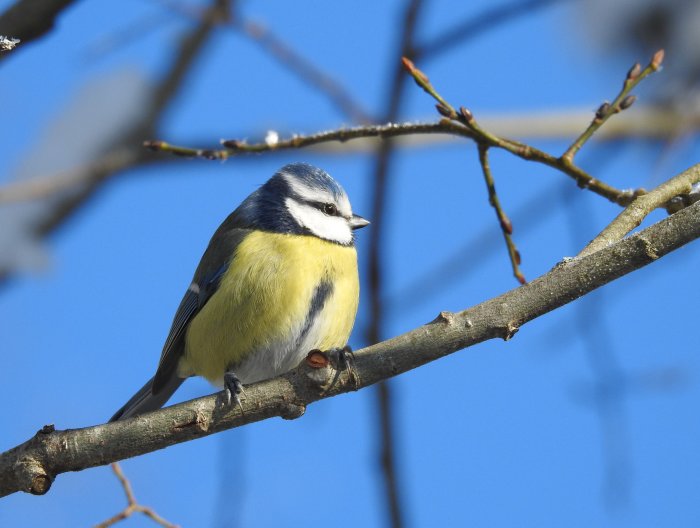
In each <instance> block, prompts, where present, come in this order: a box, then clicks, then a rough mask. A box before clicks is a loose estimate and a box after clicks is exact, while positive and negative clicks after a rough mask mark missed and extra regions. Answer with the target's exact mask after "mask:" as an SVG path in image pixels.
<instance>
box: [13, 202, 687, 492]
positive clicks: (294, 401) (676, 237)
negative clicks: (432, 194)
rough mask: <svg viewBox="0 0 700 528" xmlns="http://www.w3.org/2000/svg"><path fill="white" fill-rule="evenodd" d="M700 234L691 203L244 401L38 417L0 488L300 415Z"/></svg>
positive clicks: (512, 325) (499, 330)
mask: <svg viewBox="0 0 700 528" xmlns="http://www.w3.org/2000/svg"><path fill="white" fill-rule="evenodd" d="M698 237H700V202H697V203H695V204H693V205H691V206H689V207H687V208H685V209H683V210H681V211H679V212H678V213H675V214H673V215H671V216H669V217H668V218H665V219H664V220H661V221H660V222H658V223H656V224H654V225H652V226H651V227H648V228H646V229H644V230H643V231H641V232H639V233H636V234H634V235H632V236H630V237H627V238H625V239H623V240H620V241H618V242H615V243H613V244H611V245H609V246H606V247H604V248H603V249H601V250H600V251H597V252H595V253H592V254H589V255H586V256H584V257H579V258H575V259H568V260H566V261H564V262H562V263H560V264H558V265H557V266H555V267H554V268H553V269H552V270H551V271H550V272H548V273H547V274H545V275H543V276H542V277H540V278H538V279H536V280H534V281H532V282H530V283H529V284H527V285H525V286H521V287H519V288H516V289H514V290H511V291H509V292H507V293H505V294H503V295H500V296H499V297H496V298H494V299H491V300H489V301H486V302H484V303H481V304H479V305H477V306H475V307H473V308H470V309H468V310H465V311H463V312H459V313H450V312H443V313H441V314H440V316H439V317H438V318H436V319H435V321H433V322H431V323H429V324H427V325H424V326H421V327H419V328H416V329H415V330H412V331H410V332H408V333H406V334H403V335H401V336H398V337H395V338H392V339H388V340H386V341H383V342H381V343H378V344H376V345H373V346H370V347H367V348H365V349H363V350H359V351H357V352H356V353H355V354H354V362H353V363H354V366H353V368H352V371H351V372H348V371H347V370H345V371H343V372H341V373H339V375H338V376H337V377H336V374H338V373H337V372H336V371H335V370H334V369H333V368H332V367H330V366H324V367H323V368H320V369H314V368H312V367H311V366H310V365H309V364H307V362H302V364H301V365H300V366H299V367H298V368H297V369H296V370H293V371H291V372H289V373H287V374H285V375H284V376H280V377H278V378H275V379H272V380H268V381H264V382H261V383H256V384H254V385H251V386H249V387H247V388H246V394H247V398H246V400H244V402H243V409H242V410H241V409H239V408H238V407H236V406H234V407H229V406H226V405H223V402H224V396H223V393H218V394H216V395H212V396H207V397H204V398H198V399H196V400H191V401H189V402H185V403H182V404H178V405H173V406H171V407H167V408H165V409H161V410H158V411H156V412H153V413H148V414H144V415H142V416H137V417H135V418H132V419H128V420H124V421H120V422H114V423H110V424H105V425H97V426H93V427H87V428H84V429H71V430H66V431H56V430H54V428H53V426H46V427H44V428H43V429H42V430H41V431H39V432H38V433H37V434H36V435H35V436H34V437H33V438H31V439H30V440H28V441H27V442H25V443H24V444H21V445H19V446H17V447H15V448H13V449H10V450H9V451H6V452H5V453H2V454H0V496H5V495H8V494H11V493H15V492H17V491H26V492H29V493H34V494H43V493H46V492H47V491H48V490H49V488H50V486H51V483H52V482H53V479H54V478H55V477H56V475H58V474H60V473H65V472H67V471H80V470H83V469H86V468H88V467H94V466H100V465H104V464H108V463H110V462H114V461H116V460H121V459H123V458H128V457H133V456H138V455H142V454H145V453H149V452H151V451H155V450H157V449H163V448H165V447H167V446H170V445H173V444H176V443H180V442H185V441H187V440H192V439H194V438H200V437H203V436H208V435H210V434H213V433H216V432H219V431H223V430H225V429H230V428H233V427H239V426H242V425H245V424H248V423H252V422H256V421H260V420H264V419H267V418H271V417H273V416H281V417H283V418H287V419H293V418H298V417H299V416H301V415H302V414H303V413H304V411H305V409H306V406H307V405H309V404H311V403H313V402H315V401H318V400H320V399H324V398H329V397H332V396H335V395H337V394H341V393H345V392H349V391H352V390H356V389H358V388H363V387H368V386H370V385H373V384H375V383H378V382H379V381H382V380H385V379H388V378H390V377H393V376H396V375H398V374H401V373H403V372H406V371H408V370H411V369H414V368H417V367H419V366H421V365H424V364H426V363H428V362H430V361H434V360H436V359H439V358H441V357H444V356H446V355H448V354H451V353H454V352H456V351H457V350H460V349H462V348H466V347H470V346H473V345H475V344H477V343H480V342H482V341H485V340H488V339H493V338H497V337H498V338H502V339H506V340H507V339H510V338H512V337H513V336H514V334H515V333H516V332H517V331H518V329H519V328H520V327H521V326H522V325H523V324H525V323H527V322H529V321H531V320H533V319H535V318H537V317H540V316H541V315H544V314H545V313H547V312H550V311H552V310H554V309H556V308H559V307H560V306H563V305H565V304H567V303H569V302H571V301H573V300H575V299H577V298H579V297H581V296H583V295H586V294H587V293H589V292H591V291H593V290H595V289H596V288H599V287H601V286H603V285H605V284H607V283H609V282H611V281H613V280H615V279H617V278H619V277H621V276H623V275H626V274H628V273H631V272H632V271H634V270H636V269H639V268H641V267H643V266H646V265H648V264H650V263H651V262H654V261H656V260H658V259H660V258H661V257H663V256H664V255H666V254H668V253H670V252H671V251H674V250H676V249H678V248H679V247H681V246H683V245H685V244H687V243H689V242H691V241H693V240H695V239H696V238H698Z"/></svg>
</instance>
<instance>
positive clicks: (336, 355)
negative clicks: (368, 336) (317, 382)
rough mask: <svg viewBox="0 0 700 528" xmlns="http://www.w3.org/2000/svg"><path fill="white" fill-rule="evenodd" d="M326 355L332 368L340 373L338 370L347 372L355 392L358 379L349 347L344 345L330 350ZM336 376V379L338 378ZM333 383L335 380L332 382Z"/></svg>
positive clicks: (358, 385) (358, 382)
mask: <svg viewBox="0 0 700 528" xmlns="http://www.w3.org/2000/svg"><path fill="white" fill-rule="evenodd" d="M326 355H327V356H328V359H329V360H330V362H331V365H332V366H333V368H334V369H335V370H336V371H337V372H338V374H339V373H340V370H341V369H342V370H347V371H348V375H349V376H350V379H351V380H352V381H353V383H354V385H355V390H357V389H359V388H360V378H359V376H358V375H357V371H356V370H355V355H354V354H353V352H352V348H350V345H345V346H344V347H342V348H340V347H336V348H331V349H330V350H327V351H326ZM338 374H336V378H337V376H338ZM333 381H334V382H335V380H333Z"/></svg>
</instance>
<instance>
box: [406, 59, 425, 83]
mask: <svg viewBox="0 0 700 528" xmlns="http://www.w3.org/2000/svg"><path fill="white" fill-rule="evenodd" d="M401 62H402V63H403V67H404V68H406V71H408V73H410V74H411V75H412V76H413V77H414V78H415V80H416V82H417V83H419V84H420V83H421V82H423V83H425V84H428V83H430V80H429V79H428V76H427V75H426V74H424V73H423V72H422V71H420V70H419V69H418V68H416V65H415V64H413V61H412V60H411V59H409V58H408V57H401Z"/></svg>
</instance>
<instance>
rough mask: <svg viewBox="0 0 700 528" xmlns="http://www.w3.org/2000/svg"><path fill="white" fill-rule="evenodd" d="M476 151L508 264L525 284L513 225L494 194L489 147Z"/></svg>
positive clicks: (480, 144)
mask: <svg viewBox="0 0 700 528" xmlns="http://www.w3.org/2000/svg"><path fill="white" fill-rule="evenodd" d="M478 149H479V163H480V164H481V170H482V172H483V174H484V180H485V181H486V188H487V189H488V192H489V203H490V204H491V207H493V208H494V210H495V211H496V217H497V218H498V223H499V224H500V226H501V232H502V233H503V238H504V239H505V241H506V248H507V249H508V257H509V258H510V264H511V266H512V267H513V275H514V276H515V278H516V279H517V280H518V282H519V283H520V284H525V283H526V282H527V281H526V280H525V275H523V272H522V271H521V270H520V252H519V251H518V249H517V248H516V247H515V243H514V242H513V236H512V235H513V224H512V223H511V221H510V219H509V218H508V216H507V215H506V213H505V211H504V210H503V208H502V207H501V202H500V200H499V199H498V194H496V183H495V182H494V181H493V174H492V173H491V166H490V164H489V147H488V146H486V145H484V144H483V143H479V144H478Z"/></svg>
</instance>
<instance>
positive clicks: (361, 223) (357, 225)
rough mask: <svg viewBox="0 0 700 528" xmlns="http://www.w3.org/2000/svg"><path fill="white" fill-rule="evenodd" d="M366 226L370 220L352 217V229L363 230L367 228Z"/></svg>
mask: <svg viewBox="0 0 700 528" xmlns="http://www.w3.org/2000/svg"><path fill="white" fill-rule="evenodd" d="M366 225H369V220H365V219H364V218H362V217H361V216H359V215H356V214H354V215H352V218H351V219H350V227H351V228H352V229H361V228H363V227H365V226H366Z"/></svg>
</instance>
